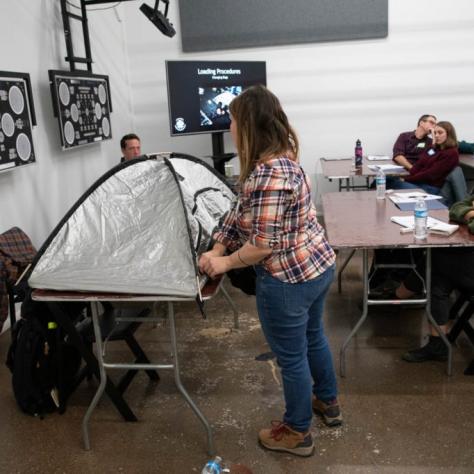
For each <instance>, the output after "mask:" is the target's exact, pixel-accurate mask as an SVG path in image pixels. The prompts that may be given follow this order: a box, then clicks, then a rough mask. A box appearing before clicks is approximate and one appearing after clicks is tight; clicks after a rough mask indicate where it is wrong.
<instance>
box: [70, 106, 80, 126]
mask: <svg viewBox="0 0 474 474" xmlns="http://www.w3.org/2000/svg"><path fill="white" fill-rule="evenodd" d="M71 118H72V119H73V120H74V122H77V121H78V120H79V109H78V108H77V105H76V104H72V105H71Z"/></svg>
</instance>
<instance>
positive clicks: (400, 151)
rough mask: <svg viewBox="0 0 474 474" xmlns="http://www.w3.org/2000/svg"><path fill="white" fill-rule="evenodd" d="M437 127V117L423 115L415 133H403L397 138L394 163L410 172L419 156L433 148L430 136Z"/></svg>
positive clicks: (394, 146) (394, 147) (394, 148)
mask: <svg viewBox="0 0 474 474" xmlns="http://www.w3.org/2000/svg"><path fill="white" fill-rule="evenodd" d="M435 125H436V117H435V116H434V115H428V114H425V115H422V116H421V117H420V118H419V120H418V125H417V127H416V130H415V131H413V132H403V133H401V134H400V135H399V137H398V138H397V141H396V142H395V145H393V161H395V163H397V164H398V165H400V166H403V167H404V168H405V169H407V170H410V168H411V167H412V166H413V165H414V164H415V162H416V161H417V160H418V157H419V155H420V154H421V153H422V152H423V151H425V150H427V149H428V148H429V147H430V146H431V143H432V141H431V140H432V139H431V138H430V137H429V136H428V135H429V134H431V135H432V134H433V129H434V127H435Z"/></svg>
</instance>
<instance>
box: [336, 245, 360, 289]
mask: <svg viewBox="0 0 474 474" xmlns="http://www.w3.org/2000/svg"><path fill="white" fill-rule="evenodd" d="M355 252H356V251H355V250H351V253H350V254H349V255H348V256H347V258H346V259H345V260H344V262H343V264H342V266H341V268H340V270H339V271H338V272H337V291H338V293H341V291H342V272H343V271H344V269H345V268H346V267H347V264H348V263H349V262H350V261H351V258H352V257H353V256H354V254H355Z"/></svg>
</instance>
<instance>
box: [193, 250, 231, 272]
mask: <svg viewBox="0 0 474 474" xmlns="http://www.w3.org/2000/svg"><path fill="white" fill-rule="evenodd" d="M199 270H200V271H201V272H202V273H205V274H206V275H208V276H210V277H211V278H216V277H218V276H219V275H222V274H223V273H226V272H227V271H229V270H230V262H229V257H221V256H219V255H217V254H216V253H215V252H213V251H212V250H211V251H209V252H205V253H203V254H202V255H201V257H200V258H199Z"/></svg>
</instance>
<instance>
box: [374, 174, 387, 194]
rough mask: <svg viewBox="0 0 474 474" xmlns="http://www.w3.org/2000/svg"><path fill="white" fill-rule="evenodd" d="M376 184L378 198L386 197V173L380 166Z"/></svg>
mask: <svg viewBox="0 0 474 474" xmlns="http://www.w3.org/2000/svg"><path fill="white" fill-rule="evenodd" d="M375 184H376V186H377V194H376V196H377V199H385V173H384V172H383V169H381V168H379V169H378V171H377V175H376V177H375Z"/></svg>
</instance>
